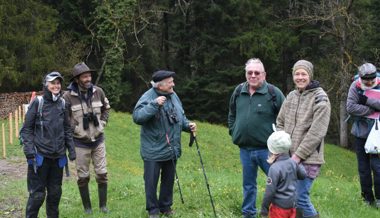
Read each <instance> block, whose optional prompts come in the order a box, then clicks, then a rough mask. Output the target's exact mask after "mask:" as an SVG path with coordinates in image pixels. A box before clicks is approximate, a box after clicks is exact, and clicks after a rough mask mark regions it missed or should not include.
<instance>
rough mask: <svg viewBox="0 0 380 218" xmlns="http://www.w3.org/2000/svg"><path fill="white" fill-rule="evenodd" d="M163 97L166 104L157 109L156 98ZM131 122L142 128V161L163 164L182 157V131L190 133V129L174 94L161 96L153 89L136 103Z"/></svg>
mask: <svg viewBox="0 0 380 218" xmlns="http://www.w3.org/2000/svg"><path fill="white" fill-rule="evenodd" d="M162 95H165V96H166V98H167V100H166V101H165V104H164V105H163V106H159V105H158V103H157V101H156V98H157V97H159V96H162ZM170 115H171V116H172V117H171V118H169V116H170ZM133 121H134V122H135V123H136V124H138V125H141V132H140V138H141V140H140V143H141V148H140V153H141V157H142V159H143V160H146V161H166V160H170V159H173V158H174V159H178V158H179V157H180V156H181V131H187V132H190V127H189V121H188V120H187V118H186V116H185V112H184V110H183V108H182V103H181V101H180V99H179V98H178V96H177V94H176V93H171V94H162V93H159V92H158V91H157V90H156V89H155V88H151V89H149V90H148V91H146V92H145V93H144V94H143V95H142V96H141V98H140V99H139V101H138V102H137V104H136V106H135V108H134V110H133ZM172 149H174V152H173V150H172Z"/></svg>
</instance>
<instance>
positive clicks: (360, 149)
mask: <svg viewBox="0 0 380 218" xmlns="http://www.w3.org/2000/svg"><path fill="white" fill-rule="evenodd" d="M365 142H366V139H362V138H357V137H355V147H356V158H357V160H358V170H359V178H360V187H361V192H362V193H361V194H362V197H363V198H364V200H365V201H368V202H373V201H374V200H375V199H374V197H375V198H376V199H380V157H379V155H378V154H367V153H365V150H364V145H365ZM372 178H373V180H372ZM372 181H373V182H372ZM372 185H373V187H372ZM372 188H373V189H374V191H375V196H374V195H373V191H372Z"/></svg>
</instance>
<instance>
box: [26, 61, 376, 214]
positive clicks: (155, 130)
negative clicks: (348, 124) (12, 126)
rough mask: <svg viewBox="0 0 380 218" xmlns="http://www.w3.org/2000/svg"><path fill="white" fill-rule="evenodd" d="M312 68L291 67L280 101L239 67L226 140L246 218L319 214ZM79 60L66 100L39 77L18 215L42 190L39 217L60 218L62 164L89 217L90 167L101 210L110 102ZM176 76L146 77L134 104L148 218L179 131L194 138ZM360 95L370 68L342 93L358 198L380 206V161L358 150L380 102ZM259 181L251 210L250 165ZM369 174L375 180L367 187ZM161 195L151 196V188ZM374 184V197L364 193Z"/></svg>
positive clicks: (319, 136)
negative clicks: (314, 195)
mask: <svg viewBox="0 0 380 218" xmlns="http://www.w3.org/2000/svg"><path fill="white" fill-rule="evenodd" d="M313 68H314V67H313V64H312V63H311V62H309V61H307V60H299V61H297V62H296V63H295V64H294V66H293V69H292V77H293V82H294V85H295V89H294V90H293V91H291V92H290V93H289V94H288V95H287V96H286V97H285V96H284V94H283V93H282V92H281V90H280V89H279V88H277V87H276V86H274V85H272V84H270V83H268V82H267V81H266V71H265V68H264V64H263V63H262V62H261V60H260V59H258V58H252V59H249V60H248V61H247V62H246V64H245V77H246V82H244V83H242V84H239V85H238V86H237V87H236V88H235V90H234V92H233V93H232V95H231V98H230V103H229V113H228V128H229V134H230V135H231V137H232V141H233V143H234V144H236V145H238V146H239V149H240V161H241V165H242V174H243V202H242V207H241V212H242V215H243V217H244V218H250V217H256V216H258V215H259V214H260V215H261V216H262V217H265V216H269V217H271V218H275V217H282V218H284V217H297V218H303V217H319V213H318V211H317V210H316V208H315V207H314V205H313V204H312V202H311V199H310V191H311V188H312V185H313V183H314V181H315V179H316V178H317V176H318V175H319V173H320V169H321V166H322V164H324V155H323V154H324V138H325V136H326V134H327V130H328V125H329V121H330V113H331V106H330V101H329V98H328V96H327V94H326V92H325V91H324V90H323V89H322V88H321V87H320V84H319V82H318V81H317V80H314V79H313V73H314V69H313ZM92 72H93V70H91V69H89V68H88V67H87V65H86V64H85V63H79V64H77V65H75V66H74V69H73V72H72V74H73V77H72V78H71V83H70V85H69V87H68V91H66V92H65V93H64V94H63V92H62V90H61V84H62V82H63V77H62V76H61V75H60V74H59V73H58V72H52V73H49V74H48V75H46V76H45V78H44V82H43V86H44V96H43V99H44V104H43V107H42V112H40V111H39V110H40V105H41V104H40V102H38V100H35V101H33V102H32V103H31V105H30V107H29V110H28V112H27V114H26V119H25V124H24V127H23V128H22V131H21V134H22V138H23V139H25V140H23V143H24V152H25V156H26V158H27V160H28V163H29V166H28V178H27V179H28V191H29V199H28V203H27V208H26V217H37V215H38V211H39V208H40V207H41V205H42V203H43V201H44V199H45V195H46V193H45V192H46V191H47V197H46V198H47V202H46V213H47V216H48V217H58V204H59V200H60V197H61V192H62V191H61V185H62V177H63V167H64V166H65V165H66V163H67V158H66V149H67V150H68V153H69V159H70V160H72V161H74V160H75V162H76V170H77V174H78V181H77V182H78V187H79V192H80V196H81V199H82V203H83V207H84V211H85V213H88V214H90V213H92V207H91V201H90V196H89V189H88V183H89V180H90V172H89V165H90V162H91V161H92V162H93V165H94V169H95V174H96V181H97V183H98V194H99V208H100V210H101V211H102V212H104V213H107V212H108V208H107V205H106V203H107V181H108V180H107V169H106V158H105V156H106V151H105V141H104V127H105V125H106V123H107V120H108V113H109V109H110V105H109V102H108V100H107V98H106V96H105V94H104V92H103V90H102V89H101V88H99V87H97V86H95V85H93V84H92V82H91V73H92ZM174 76H175V73H174V72H172V71H167V70H159V71H156V72H154V73H153V75H152V81H151V84H152V88H150V89H149V90H147V91H146V92H145V93H144V94H143V95H142V96H141V97H140V99H139V100H138V102H137V104H136V106H135V108H134V110H133V121H134V122H135V123H136V124H138V125H141V132H140V138H141V140H140V143H141V146H140V154H141V157H142V159H143V162H144V182H145V198H146V210H147V212H148V216H149V218H158V217H160V215H163V216H171V215H172V214H173V213H174V211H173V210H172V205H173V186H174V181H175V177H176V164H177V160H178V158H180V156H181V153H182V152H181V131H187V132H196V130H197V125H196V124H195V123H194V122H191V121H189V120H188V119H187V118H186V115H185V112H184V109H183V107H182V103H181V101H180V99H179V97H178V96H177V94H176V93H175V92H174V89H173V88H174V85H175V84H174ZM368 89H380V78H379V77H378V76H377V74H376V67H375V66H373V65H372V64H369V63H366V64H363V65H362V66H360V67H359V78H358V79H356V80H355V81H354V82H353V83H352V85H351V87H350V90H349V94H348V100H347V111H348V112H349V113H350V114H351V115H353V116H354V117H355V119H354V125H353V130H352V133H353V134H354V136H355V139H356V140H355V145H356V152H357V159H358V168H359V175H360V184H361V190H362V196H363V198H364V200H365V202H367V203H368V204H370V205H376V206H377V207H378V208H380V160H379V156H378V155H371V154H366V153H365V151H364V143H365V141H366V138H367V137H368V133H369V131H370V129H371V127H372V126H371V125H372V124H373V120H371V119H369V118H368V115H370V114H372V113H374V112H376V111H380V99H375V98H370V97H367V96H366V94H365V91H366V90H368ZM259 167H260V168H261V169H262V171H263V172H264V173H265V174H266V175H267V182H266V190H265V194H264V198H263V201H262V206H261V210H257V208H256V198H257V195H258V193H257V181H256V180H257V176H258V168H259ZM372 174H373V182H372ZM159 181H160V190H159V194H158V196H157V187H158V182H159ZM373 185H374V193H375V194H373V191H372V186H373Z"/></svg>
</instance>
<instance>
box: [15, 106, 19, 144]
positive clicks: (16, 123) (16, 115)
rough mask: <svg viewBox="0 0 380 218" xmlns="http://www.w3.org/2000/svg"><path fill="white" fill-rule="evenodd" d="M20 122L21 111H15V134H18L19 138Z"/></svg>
mask: <svg viewBox="0 0 380 218" xmlns="http://www.w3.org/2000/svg"><path fill="white" fill-rule="evenodd" d="M18 122H19V112H18V111H17V109H16V111H15V136H16V139H18Z"/></svg>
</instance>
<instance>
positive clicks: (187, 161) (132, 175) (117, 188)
mask: <svg viewBox="0 0 380 218" xmlns="http://www.w3.org/2000/svg"><path fill="white" fill-rule="evenodd" d="M198 129H199V133H198V141H199V145H200V150H201V154H202V157H203V161H204V165H205V169H206V172H207V176H208V179H209V184H210V188H211V193H212V195H213V198H214V202H215V206H216V211H217V214H218V216H219V217H240V204H241V201H242V188H241V166H240V161H239V152H238V148H237V147H236V146H234V145H233V144H232V143H231V139H230V137H229V135H228V133H227V129H226V128H225V127H222V126H216V125H210V124H207V123H198ZM106 137H107V139H106V140H107V141H106V144H107V152H108V153H107V159H108V169H109V209H110V210H111V213H110V214H109V215H108V216H107V217H131V218H134V217H146V211H145V198H144V182H143V168H142V160H141V158H140V153H139V126H137V125H135V124H134V123H133V122H132V118H131V116H130V115H129V114H124V113H116V112H113V113H112V115H111V119H110V123H109V126H108V127H107V130H106ZM182 140H183V155H182V157H181V159H180V160H179V162H178V167H177V172H178V175H179V179H180V184H181V188H182V192H183V196H184V201H185V204H182V203H181V201H180V197H179V193H178V188H177V186H175V189H174V191H175V193H174V205H173V208H174V210H176V216H175V217H212V215H213V214H212V208H211V204H210V199H209V196H208V192H207V189H206V185H205V181H204V177H203V172H202V168H201V165H200V161H199V156H198V153H197V150H196V148H195V145H194V146H193V147H192V148H189V147H188V146H187V145H188V141H189V137H188V134H187V133H184V134H183V139H182ZM9 153H10V155H15V156H16V155H17V156H22V153H21V151H20V149H18V147H17V148H14V147H13V148H12V149H11V150H10V151H9ZM325 159H326V164H325V165H324V166H323V168H322V175H321V176H320V177H319V178H318V179H317V180H316V182H315V183H314V186H313V189H312V192H311V196H312V200H313V203H314V204H315V206H316V207H317V209H318V210H319V211H320V213H321V217H323V218H328V217H331V218H333V217H335V218H342V217H347V218H350V217H352V218H354V217H355V218H357V217H379V214H380V211H378V210H376V209H373V208H368V207H366V206H365V205H364V204H363V203H362V202H361V200H360V189H359V183H358V176H357V166H356V164H357V163H356V158H355V154H354V153H352V152H349V151H346V150H343V149H341V148H339V147H337V146H333V145H327V146H326V148H325ZM0 179H1V180H2V181H5V182H2V184H1V185H0V193H1V194H0V205H5V206H2V207H1V209H3V211H4V212H0V217H14V215H13V216H12V211H13V212H14V211H22V213H23V211H24V208H25V204H26V199H27V195H28V194H27V191H26V181H25V179H22V180H20V179H19V180H14V179H10V178H4V177H1V176H0ZM264 185H265V177H264V175H263V173H260V174H259V177H258V189H259V198H258V204H257V206H259V205H260V203H261V198H262V193H263V191H264V188H265V187H264ZM90 189H91V193H92V203H93V207H94V208H95V209H94V215H93V216H92V217H104V216H103V215H102V214H100V213H99V211H98V210H97V193H96V183H95V179H94V178H93V177H92V178H91V187H90ZM9 190H12V191H11V192H10V191H9ZM60 212H61V217H70V218H72V217H84V215H83V213H82V206H81V201H80V198H79V193H78V191H77V186H76V182H75V178H74V176H72V177H70V178H69V179H65V180H64V184H63V195H62V200H61V204H60ZM40 217H45V211H44V209H41V212H40Z"/></svg>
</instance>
